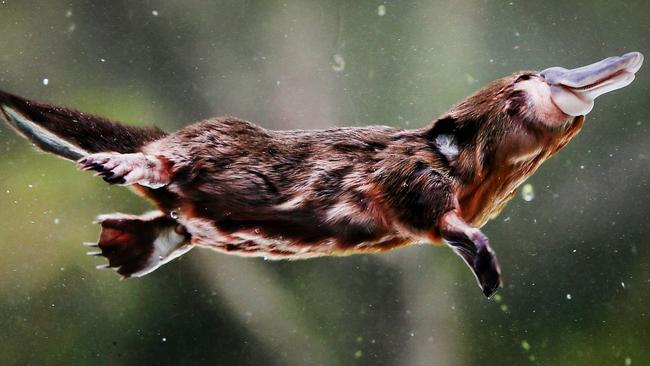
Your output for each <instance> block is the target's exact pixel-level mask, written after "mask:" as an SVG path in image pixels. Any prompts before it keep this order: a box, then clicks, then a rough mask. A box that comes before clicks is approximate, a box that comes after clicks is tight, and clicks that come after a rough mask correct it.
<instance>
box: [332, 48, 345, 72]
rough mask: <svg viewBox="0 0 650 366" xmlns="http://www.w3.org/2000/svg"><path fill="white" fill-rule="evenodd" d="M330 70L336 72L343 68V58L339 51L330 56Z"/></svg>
mask: <svg viewBox="0 0 650 366" xmlns="http://www.w3.org/2000/svg"><path fill="white" fill-rule="evenodd" d="M332 70H334V71H336V72H341V71H343V70H345V59H344V58H343V55H341V54H340V53H335V54H334V56H332Z"/></svg>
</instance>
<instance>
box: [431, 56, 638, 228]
mask: <svg viewBox="0 0 650 366" xmlns="http://www.w3.org/2000/svg"><path fill="white" fill-rule="evenodd" d="M642 63H643V55H642V54H641V53H639V52H630V53H627V54H625V55H623V56H620V57H610V58H607V59H604V60H602V61H600V62H596V63H594V64H591V65H588V66H584V67H580V68H577V69H571V70H569V69H565V68H561V67H551V68H549V69H546V70H544V71H521V72H517V73H514V74H512V75H510V76H507V77H504V78H501V79H498V80H496V81H494V82H492V83H490V84H488V85H487V86H486V87H484V88H483V89H481V90H479V91H478V92H477V93H475V94H474V95H472V96H470V97H469V98H467V99H465V100H463V101H462V102H460V103H459V104H458V105H456V106H455V107H454V108H452V109H451V110H450V111H449V112H447V113H446V114H444V115H443V116H442V117H440V118H439V119H437V120H436V121H435V122H434V124H433V126H432V127H430V128H429V129H428V130H427V133H428V135H429V138H430V139H432V140H433V141H435V144H436V145H437V147H438V151H440V152H441V153H442V154H443V155H444V156H445V157H446V158H447V160H448V161H449V163H450V166H451V167H452V168H454V170H455V172H456V174H457V176H459V177H460V179H461V182H462V185H463V186H464V187H466V188H467V189H465V190H464V193H462V194H461V197H460V200H461V201H463V200H465V201H466V202H464V203H463V202H461V204H462V206H464V209H465V212H466V213H467V215H468V216H469V217H466V219H470V220H473V221H474V222H475V223H477V224H481V223H484V222H485V221H486V220H487V218H488V216H490V215H492V214H494V212H479V211H480V210H479V207H489V206H490V205H489V204H487V203H486V201H488V200H491V201H494V202H495V204H496V205H500V202H504V200H505V199H506V197H511V195H512V194H513V193H514V189H515V188H516V187H517V186H518V185H519V184H520V183H521V182H523V181H524V180H525V179H526V178H527V177H528V176H530V175H531V174H532V173H533V172H534V171H535V169H536V168H537V167H538V166H539V164H541V163H542V162H543V161H544V160H545V159H547V158H548V157H549V156H551V155H552V154H554V153H555V152H557V151H559V150H560V149H561V148H562V147H564V146H565V145H566V143H567V142H568V141H569V140H570V139H571V138H572V137H573V136H574V135H575V134H576V133H577V132H578V131H579V130H580V128H581V127H582V124H583V122H584V115H585V114H587V113H589V112H590V111H591V109H592V108H593V103H594V99H595V98H596V97H598V96H600V95H602V94H604V93H607V92H610V91H613V90H615V89H620V88H622V87H624V86H627V85H628V84H630V83H631V82H632V80H634V73H636V72H637V71H638V70H639V68H640V67H641V64H642ZM480 190H485V191H486V193H485V195H481V194H479V193H480V192H479V191H480ZM487 192H491V193H490V194H488V193H487ZM470 201H471V202H470ZM488 211H489V210H488ZM497 211H498V210H497Z"/></svg>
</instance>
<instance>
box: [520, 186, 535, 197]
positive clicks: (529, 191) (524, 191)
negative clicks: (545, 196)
mask: <svg viewBox="0 0 650 366" xmlns="http://www.w3.org/2000/svg"><path fill="white" fill-rule="evenodd" d="M521 198H523V199H524V201H526V202H530V201H532V200H533V199H535V190H534V189H533V185H532V184H530V183H526V184H524V186H523V187H522V188H521Z"/></svg>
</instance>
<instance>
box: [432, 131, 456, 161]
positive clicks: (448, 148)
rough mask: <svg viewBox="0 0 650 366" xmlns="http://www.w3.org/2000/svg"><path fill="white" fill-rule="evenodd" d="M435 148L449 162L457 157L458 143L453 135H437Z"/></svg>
mask: <svg viewBox="0 0 650 366" xmlns="http://www.w3.org/2000/svg"><path fill="white" fill-rule="evenodd" d="M436 146H437V147H438V151H440V153H441V154H442V155H444V156H445V157H446V158H447V160H448V161H450V162H451V161H453V160H455V159H456V157H457V156H458V142H457V141H456V137H455V136H454V135H448V134H444V135H438V136H437V137H436Z"/></svg>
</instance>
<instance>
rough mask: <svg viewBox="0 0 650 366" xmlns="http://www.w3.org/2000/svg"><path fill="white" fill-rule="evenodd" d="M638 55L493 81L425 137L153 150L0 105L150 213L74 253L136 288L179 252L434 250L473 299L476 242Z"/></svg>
mask: <svg viewBox="0 0 650 366" xmlns="http://www.w3.org/2000/svg"><path fill="white" fill-rule="evenodd" d="M642 62H643V56H642V55H641V54H640V53H638V52H632V53H628V54H626V55H624V56H621V57H610V58H608V59H605V60H603V61H601V62H598V63H595V64H592V65H589V66H585V67H582V68H578V69H573V70H567V69H563V68H557V67H555V68H550V69H547V70H544V71H542V72H536V71H523V72H517V73H514V74H512V75H510V76H507V77H505V78H502V79H499V80H496V81H494V82H492V83H491V84H489V85H488V86H486V87H485V88H483V89H481V90H480V91H478V92H477V93H476V94H474V95H473V96H470V97H469V98H467V99H465V100H464V101H462V102H460V103H459V104H458V105H456V106H455V107H454V108H452V109H451V110H450V111H449V112H447V113H445V114H444V115H442V116H441V117H439V118H438V119H436V120H435V121H433V123H432V124H430V125H429V126H426V127H423V128H419V129H413V130H403V129H398V128H392V127H380V126H377V127H375V126H373V127H363V128H337V129H330V130H320V131H270V130H266V129H264V128H261V127H258V126H256V125H254V124H252V123H250V122H247V121H243V120H241V119H237V118H232V117H223V118H215V119H208V120H205V121H202V122H198V123H196V124H193V125H190V126H188V127H185V128H183V129H182V130H180V131H178V132H175V133H172V134H168V133H166V132H164V131H162V130H160V129H157V128H140V127H130V126H124V125H121V124H117V123H113V122H110V121H107V120H105V119H103V118H100V117H96V116H92V115H88V114H84V113H81V112H77V111H74V110H71V109H67V108H63V107H58V106H52V105H48V104H43V103H38V102H34V101H30V100H26V99H23V98H20V97H17V96H14V95H11V94H8V93H0V109H1V112H2V115H3V117H4V119H5V120H6V121H7V122H8V123H9V124H10V125H11V126H12V127H14V128H15V129H16V130H17V131H18V132H19V133H21V134H22V135H23V136H24V137H26V138H27V139H29V140H31V141H32V142H33V143H34V144H36V145H37V146H38V147H40V148H41V149H42V150H45V151H48V152H51V153H54V154H56V155H58V156H61V157H63V158H66V159H69V160H73V161H76V162H78V164H79V166H80V167H81V168H82V169H84V170H93V171H96V172H97V173H96V175H98V176H101V177H102V178H103V179H104V180H105V181H107V182H109V183H112V184H119V185H128V186H130V187H131V188H132V189H134V190H135V191H136V192H138V193H139V194H141V195H143V196H145V197H147V198H149V199H151V200H152V201H153V202H154V203H155V204H156V205H157V207H158V211H154V212H150V213H147V214H145V215H141V216H134V215H125V214H109V215H101V216H99V217H98V219H97V222H98V223H99V224H101V226H102V231H101V234H100V237H99V240H98V241H97V242H96V243H87V245H90V246H96V247H98V248H99V249H100V250H101V251H99V252H92V253H89V254H91V255H102V256H105V257H106V258H107V259H108V264H106V265H103V266H100V267H103V268H114V269H116V270H117V272H118V273H119V274H121V275H122V276H124V277H130V276H142V275H144V274H147V273H149V272H151V271H153V270H155V269H156V268H158V267H159V266H160V265H162V264H164V263H166V262H168V261H169V260H171V259H173V258H176V257H178V256H179V255H181V254H183V253H185V252H187V251H188V250H189V249H191V248H192V247H194V246H200V247H206V248H211V249H215V250H218V251H222V252H225V253H229V254H237V255H246V256H262V257H265V258H271V259H283V258H286V259H302V258H311V257H317V256H324V255H347V254H351V253H367V252H381V251H386V250H389V249H393V248H397V247H400V246H404V245H408V244H412V243H418V242H433V243H441V242H443V241H444V242H446V243H447V244H448V245H449V246H450V247H451V248H452V249H454V250H455V252H456V253H458V254H459V255H460V256H461V257H462V258H463V260H464V261H465V262H466V264H467V265H468V266H469V267H470V268H471V269H472V271H473V273H474V275H475V277H476V279H477V281H478V283H479V286H480V287H481V289H482V290H483V293H484V294H485V295H486V296H488V297H489V296H491V295H492V294H493V293H494V292H495V291H496V290H497V289H498V287H499V286H500V284H501V275H500V269H499V264H498V261H497V258H496V255H495V253H494V251H493V250H492V248H491V247H490V244H489V242H488V239H487V237H486V236H485V235H484V234H483V233H482V232H481V231H480V230H479V228H480V227H481V226H483V225H484V224H485V223H486V222H487V221H488V220H489V219H491V218H493V217H495V216H496V215H498V213H499V212H500V211H501V209H502V208H503V207H504V205H505V204H506V203H507V201H508V200H510V199H511V198H512V197H513V195H514V194H515V190H516V188H517V187H518V186H519V185H520V184H521V183H522V182H523V181H524V180H525V179H526V178H527V177H529V176H530V175H531V174H532V173H533V172H535V170H536V169H537V167H539V165H540V164H541V163H542V162H543V161H544V160H546V159H547V158H548V157H550V156H551V155H553V154H554V153H556V152H557V151H559V150H560V149H562V147H564V146H565V145H566V143H567V142H568V141H569V140H570V139H571V138H572V137H573V136H574V135H575V134H576V133H578V132H579V131H580V129H581V127H582V125H583V123H584V120H585V119H584V115H585V114H586V113H588V112H589V111H590V110H591V108H592V106H593V100H594V98H595V97H596V96H598V95H600V94H603V93H605V92H608V91H611V90H614V89H618V88H621V87H624V86H626V85H628V84H629V83H631V82H632V80H633V79H634V73H635V72H637V71H638V69H639V68H640V67H641V64H642Z"/></svg>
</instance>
